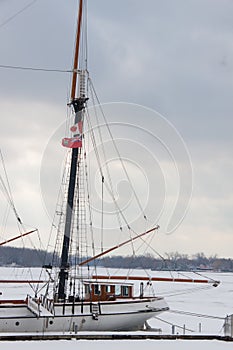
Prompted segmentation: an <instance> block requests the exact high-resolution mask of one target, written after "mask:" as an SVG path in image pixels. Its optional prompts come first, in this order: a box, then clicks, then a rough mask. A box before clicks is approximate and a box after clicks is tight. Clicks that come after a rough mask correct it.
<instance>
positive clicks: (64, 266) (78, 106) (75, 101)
mask: <svg viewBox="0 0 233 350" xmlns="http://www.w3.org/2000/svg"><path fill="white" fill-rule="evenodd" d="M82 9H83V0H80V1H79V10H78V23H77V35H76V44H75V54H74V63H73V77H72V86H71V94H70V100H71V101H70V105H72V106H73V107H75V108H74V109H75V114H76V115H77V113H82V110H83V108H84V103H85V101H86V99H84V98H83V97H80V96H79V97H78V98H76V87H77V74H78V66H79V47H80V37H81V24H82ZM76 115H75V121H74V124H75V123H76ZM79 154H80V149H79V148H73V149H72V156H71V167H70V177H69V187H68V198H67V206H66V219H65V230H64V237H63V246H62V254H61V265H60V274H59V284H58V299H59V300H64V299H65V298H66V295H65V286H66V281H67V279H68V268H69V264H68V254H69V246H70V233H71V223H72V214H73V205H74V192H75V184H76V175H77V164H78V157H79Z"/></svg>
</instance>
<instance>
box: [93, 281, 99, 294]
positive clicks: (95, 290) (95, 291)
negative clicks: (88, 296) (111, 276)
mask: <svg viewBox="0 0 233 350" xmlns="http://www.w3.org/2000/svg"><path fill="white" fill-rule="evenodd" d="M94 294H95V295H100V285H99V284H94Z"/></svg>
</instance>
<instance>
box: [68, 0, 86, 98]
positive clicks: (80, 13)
mask: <svg viewBox="0 0 233 350" xmlns="http://www.w3.org/2000/svg"><path fill="white" fill-rule="evenodd" d="M82 10H83V1H82V0H80V2H79V11H78V27H77V35H76V44H75V54H74V65H73V78H72V87H71V94H70V98H71V101H73V99H74V98H75V93H76V85H77V74H78V72H77V70H78V58H79V44H80V36H81V23H82Z"/></svg>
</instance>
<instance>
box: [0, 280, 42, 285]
mask: <svg viewBox="0 0 233 350" xmlns="http://www.w3.org/2000/svg"><path fill="white" fill-rule="evenodd" d="M2 283H3V284H4V283H8V284H10V283H12V284H18V283H19V284H22V283H24V284H27V283H36V284H37V283H48V281H42V280H0V284H2Z"/></svg>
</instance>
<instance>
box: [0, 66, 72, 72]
mask: <svg viewBox="0 0 233 350" xmlns="http://www.w3.org/2000/svg"><path fill="white" fill-rule="evenodd" d="M0 68H3V69H17V70H29V71H35V72H54V73H73V70H71V69H56V68H42V67H25V66H11V65H6V64H0Z"/></svg>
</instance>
